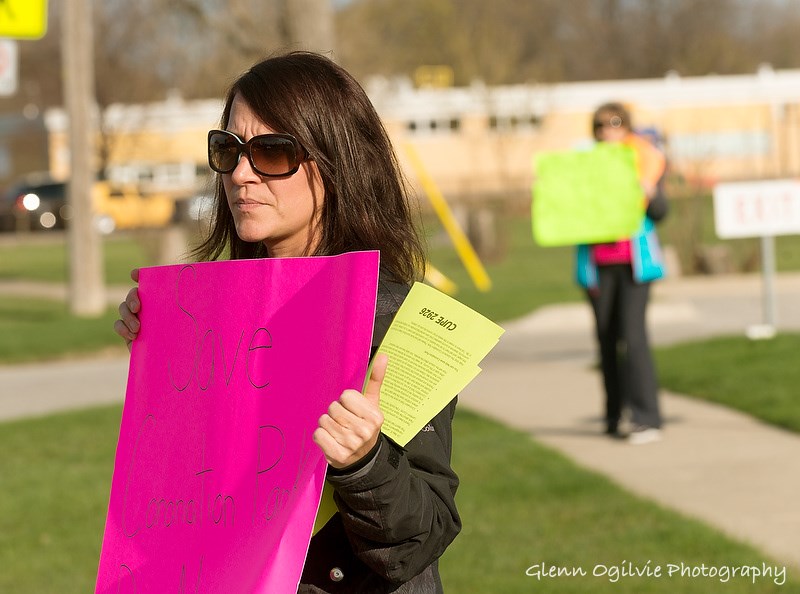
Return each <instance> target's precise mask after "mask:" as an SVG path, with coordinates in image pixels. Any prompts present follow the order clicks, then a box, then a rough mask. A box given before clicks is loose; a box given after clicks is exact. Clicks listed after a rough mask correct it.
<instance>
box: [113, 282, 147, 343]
mask: <svg viewBox="0 0 800 594" xmlns="http://www.w3.org/2000/svg"><path fill="white" fill-rule="evenodd" d="M131 279H132V280H133V281H134V282H136V283H138V282H139V269H138V268H134V269H133V270H131ZM141 307H142V303H141V301H139V289H138V288H137V287H133V288H132V289H131V290H130V291H128V295H127V297H125V301H123V302H122V303H120V304H119V315H120V319H119V320H117V321H116V322H114V332H116V333H117V334H119V335H120V336H121V337H122V338H124V339H125V344H126V345H127V346H128V350H129V351H130V350H131V342H133V340H134V339H135V338H136V337H137V336H138V335H139V317H138V316H137V315H136V314H138V313H139V310H140V309H141Z"/></svg>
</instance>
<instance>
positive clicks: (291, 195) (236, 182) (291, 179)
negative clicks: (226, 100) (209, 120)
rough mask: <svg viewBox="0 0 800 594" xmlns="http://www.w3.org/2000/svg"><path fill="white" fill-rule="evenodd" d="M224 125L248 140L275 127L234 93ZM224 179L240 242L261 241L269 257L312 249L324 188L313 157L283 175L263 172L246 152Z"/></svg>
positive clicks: (315, 241) (314, 245)
mask: <svg viewBox="0 0 800 594" xmlns="http://www.w3.org/2000/svg"><path fill="white" fill-rule="evenodd" d="M227 130H228V131H229V132H232V133H233V134H236V136H238V137H239V138H240V139H241V140H242V141H244V142H247V141H248V140H250V138H252V137H253V136H257V135H259V134H271V133H274V132H276V131H275V130H272V129H271V128H269V127H268V126H267V125H265V124H264V123H263V122H262V121H261V120H259V119H258V117H257V116H256V115H255V114H254V113H253V111H252V110H251V109H250V106H249V105H248V104H247V103H246V102H245V101H244V100H243V99H242V98H241V96H240V95H236V96H235V97H234V100H233V104H232V106H231V113H230V117H229V119H228V127H227ZM221 175H222V184H223V186H224V188H225V195H226V196H227V199H228V207H229V208H230V209H231V213H232V214H233V221H234V223H235V225H236V233H237V235H239V237H240V238H241V239H242V240H244V241H249V242H257V241H260V242H263V243H264V245H265V246H266V247H267V249H268V250H269V255H270V256H272V257H291V256H305V255H308V254H310V253H312V252H313V250H314V248H315V247H316V245H317V243H318V242H319V237H318V235H317V231H318V223H319V217H320V213H321V211H322V203H323V200H324V189H323V184H322V178H321V177H320V174H319V170H318V169H317V166H316V164H315V163H314V161H304V162H303V163H302V164H301V165H300V169H298V170H297V173H295V174H293V175H289V176H286V177H262V176H261V175H259V174H258V173H256V172H255V171H254V170H253V168H252V166H251V165H250V160H249V159H248V158H247V156H246V155H241V157H240V158H239V164H238V165H237V166H236V169H234V170H233V171H232V172H231V173H225V174H221Z"/></svg>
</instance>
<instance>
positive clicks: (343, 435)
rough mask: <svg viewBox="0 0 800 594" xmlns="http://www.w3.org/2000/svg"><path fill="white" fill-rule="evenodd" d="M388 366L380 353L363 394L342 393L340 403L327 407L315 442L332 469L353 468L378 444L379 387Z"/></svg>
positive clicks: (321, 418)
mask: <svg viewBox="0 0 800 594" xmlns="http://www.w3.org/2000/svg"><path fill="white" fill-rule="evenodd" d="M388 362H389V359H388V357H387V356H386V355H384V354H383V353H378V354H377V355H375V361H374V362H373V364H372V373H371V374H370V376H369V381H368V382H367V386H366V388H365V389H364V393H363V394H361V393H360V392H358V391H357V390H345V391H344V392H342V395H341V396H340V397H339V400H337V401H336V402H334V403H333V404H331V405H330V407H328V412H327V414H324V415H322V416H321V417H320V418H319V427H317V430H316V431H314V441H315V442H316V444H317V445H318V446H319V447H320V448H321V449H322V453H323V454H325V459H326V460H327V461H328V464H330V465H331V466H333V467H334V468H345V467H347V466H350V465H351V464H355V463H356V462H358V461H359V460H361V458H363V457H364V456H366V455H367V454H368V453H369V452H370V451H371V450H372V448H374V447H375V445H376V444H377V443H378V438H379V437H380V434H381V427H382V426H383V413H381V409H380V400H381V386H382V385H383V378H384V376H385V375H386V366H387V365H388Z"/></svg>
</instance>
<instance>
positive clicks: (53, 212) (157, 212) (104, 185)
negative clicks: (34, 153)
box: [0, 176, 175, 233]
mask: <svg viewBox="0 0 800 594" xmlns="http://www.w3.org/2000/svg"><path fill="white" fill-rule="evenodd" d="M92 205H93V209H94V222H95V225H97V229H98V230H99V231H100V232H102V233H111V232H112V231H114V230H115V229H137V228H145V227H164V226H166V225H168V224H169V223H170V222H171V221H172V220H173V217H174V214H175V201H174V200H173V199H172V198H171V197H169V196H168V195H166V194H140V193H139V192H138V191H137V190H136V189H135V188H133V187H124V188H123V187H115V186H112V185H111V184H109V183H108V182H106V181H98V182H95V184H94V185H93V187H92ZM70 217H71V213H70V208H69V205H68V204H67V201H66V183H65V182H63V181H54V180H52V179H49V178H47V177H44V176H34V177H31V178H27V179H26V180H25V181H23V182H21V183H19V184H16V185H15V186H14V187H12V188H11V189H10V190H9V191H8V192H6V193H5V194H4V195H3V196H2V197H1V198H0V230H2V231H15V230H16V231H39V230H48V229H63V228H65V227H66V226H67V225H68V223H69V220H70Z"/></svg>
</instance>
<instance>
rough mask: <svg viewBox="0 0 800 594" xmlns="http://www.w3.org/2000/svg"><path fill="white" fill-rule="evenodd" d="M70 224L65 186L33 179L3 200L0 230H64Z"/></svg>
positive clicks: (26, 181)
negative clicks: (66, 224) (68, 221)
mask: <svg viewBox="0 0 800 594" xmlns="http://www.w3.org/2000/svg"><path fill="white" fill-rule="evenodd" d="M67 220H69V206H68V205H67V204H66V200H65V189H64V183H63V182H58V181H54V180H52V179H50V178H49V177H47V176H41V175H34V176H30V177H27V178H25V179H24V180H23V181H21V182H19V183H17V184H15V185H14V186H12V187H11V188H10V189H9V190H8V191H7V192H5V193H4V194H3V195H2V196H0V230H2V231H14V230H19V231H31V230H38V229H63V228H64V226H65V223H66V221H67Z"/></svg>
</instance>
